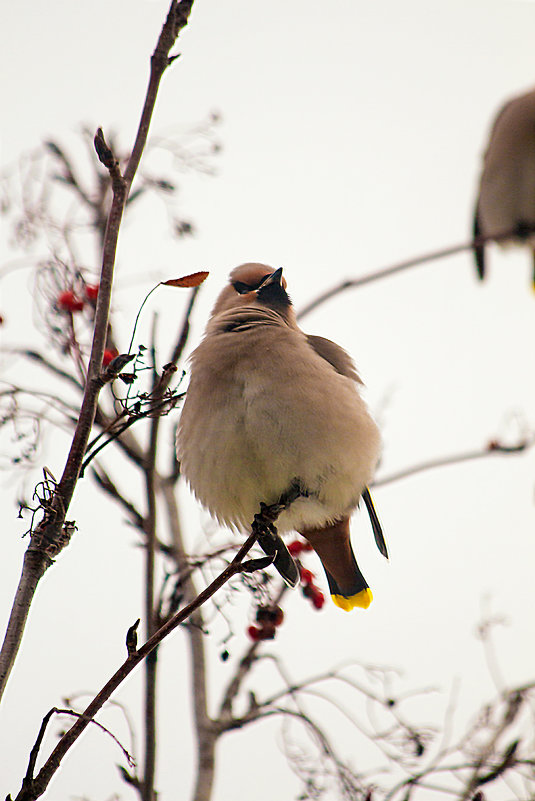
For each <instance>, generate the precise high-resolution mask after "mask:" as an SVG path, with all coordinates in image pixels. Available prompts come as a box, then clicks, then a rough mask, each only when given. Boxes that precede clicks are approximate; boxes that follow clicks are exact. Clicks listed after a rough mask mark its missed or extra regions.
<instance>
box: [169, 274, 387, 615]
mask: <svg viewBox="0 0 535 801" xmlns="http://www.w3.org/2000/svg"><path fill="white" fill-rule="evenodd" d="M360 385H361V381H360V378H359V376H358V374H357V372H356V369H355V367H354V365H353V362H352V360H351V358H350V357H349V355H348V354H347V353H346V352H345V351H344V350H343V349H342V348H341V347H339V346H338V345H335V344H334V343H333V342H331V341H330V340H328V339H324V338H323V337H319V336H307V335H306V334H304V333H303V332H302V331H301V330H300V328H299V327H298V325H297V322H296V318H295V313H294V310H293V306H292V303H291V300H290V298H289V296H288V294H287V292H286V281H285V280H284V278H283V276H282V269H278V270H273V269H272V268H271V267H268V266H266V265H265V264H256V263H250V264H242V265H241V266H240V267H237V268H236V269H235V270H234V271H233V272H232V273H231V274H230V280H229V283H228V285H227V286H226V287H225V289H223V291H222V292H221V294H220V296H219V298H218V300H217V302H216V304H215V307H214V309H213V311H212V315H211V317H210V321H209V323H208V326H207V328H206V332H205V336H204V339H203V340H202V342H201V344H200V345H199V347H198V348H197V349H196V350H195V351H194V353H193V354H192V356H191V379H190V384H189V388H188V391H187V395H186V400H185V403H184V407H183V410H182V414H181V417H180V425H179V432H178V438H177V450H178V456H179V459H180V462H181V469H182V473H183V474H184V475H185V477H186V479H187V480H188V482H189V484H190V485H191V487H192V489H193V491H194V493H195V495H196V496H197V498H198V499H199V501H200V502H201V503H202V504H203V506H205V507H206V508H207V509H208V510H209V512H210V513H211V514H212V515H213V516H214V517H215V518H216V519H217V520H218V521H219V522H220V523H222V524H224V525H227V526H229V527H231V528H234V529H238V530H240V531H244V532H246V531H248V530H250V526H251V523H252V521H253V518H254V516H255V514H257V513H258V512H259V511H260V504H261V503H263V504H267V505H272V504H276V503H278V502H279V500H280V499H281V498H282V497H284V496H285V495H286V494H287V493H289V492H291V491H292V489H293V488H296V487H298V488H299V497H297V498H296V499H295V500H294V501H293V502H292V503H291V504H290V505H289V506H288V508H286V509H284V511H282V513H281V514H280V516H279V517H278V520H277V528H278V530H279V531H280V532H287V531H292V530H294V531H298V532H299V533H300V534H302V535H303V537H305V538H306V539H307V540H308V541H309V542H310V544H311V545H312V547H313V548H314V550H315V551H316V553H317V554H318V556H319V558H320V560H321V562H322V564H323V567H324V569H325V573H326V576H327V580H328V583H329V589H330V592H331V595H332V597H333V600H334V602H335V603H336V604H337V605H338V606H339V607H341V608H342V609H346V610H349V609H352V608H354V607H355V606H360V607H363V608H366V607H368V606H369V604H370V603H371V600H372V593H371V591H370V589H369V587H368V584H367V582H366V580H365V578H364V576H363V575H362V573H361V572H360V570H359V567H358V565H357V561H356V559H355V555H354V552H353V549H352V546H351V541H350V536H349V521H350V517H351V514H352V512H353V511H354V510H355V509H356V508H357V506H358V505H359V502H360V500H361V498H362V499H363V500H364V502H365V504H366V507H367V509H368V513H369V516H370V520H371V523H372V527H373V531H374V535H375V540H376V542H377V545H378V547H379V549H380V551H381V553H383V555H384V556H387V550H386V546H385V543H384V539H383V535H382V532H381V527H380V524H379V521H378V519H377V515H376V514H375V510H374V507H373V503H372V500H371V496H370V494H369V490H368V484H369V482H370V481H371V479H372V477H373V474H374V471H375V467H376V464H377V461H378V458H379V451H380V437H379V431H378V429H377V426H376V424H375V422H374V420H373V419H372V417H371V415H370V414H369V412H368V410H367V408H366V405H365V403H364V401H363V399H362V398H361V396H360V393H359V386H360ZM275 566H276V567H277V561H275ZM280 572H281V574H282V575H283V576H284V570H280ZM284 577H285V578H287V579H288V577H287V576H284ZM289 583H292V580H291V579H290V580H289Z"/></svg>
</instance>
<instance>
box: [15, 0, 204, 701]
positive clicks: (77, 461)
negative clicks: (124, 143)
mask: <svg viewBox="0 0 535 801" xmlns="http://www.w3.org/2000/svg"><path fill="white" fill-rule="evenodd" d="M192 4H193V0H183V2H180V3H179V2H177V0H172V2H171V6H170V9H169V13H168V15H167V19H166V21H165V23H164V25H163V28H162V31H161V34H160V37H159V39H158V43H157V45H156V49H155V51H154V54H153V56H152V59H151V75H150V81H149V87H148V89H147V94H146V97H145V103H144V107H143V112H142V114H141V120H140V125H139V128H138V132H137V136H136V140H135V143H134V147H133V150H132V155H131V157H130V159H129V162H128V165H127V167H126V171H125V174H124V176H122V175H121V172H120V170H119V166H118V163H117V161H116V159H115V157H114V156H113V153H111V150H110V149H109V148H108V146H107V144H106V142H105V140H104V137H103V136H102V132H101V131H100V129H99V132H97V136H96V137H95V147H96V148H97V151H98V154H99V158H100V159H101V160H103V161H104V162H105V166H106V167H107V169H108V171H109V173H110V177H111V182H112V191H113V198H112V204H111V208H110V212H109V215H108V222H107V225H106V233H105V236H104V244H103V249H102V269H101V275H100V284H99V293H98V298H97V306H96V312H95V321H94V334H93V343H92V347H91V356H90V360H89V366H88V380H87V384H86V387H85V391H84V397H83V400H82V406H81V409H80V416H79V420H78V424H77V426H76V430H75V432H74V436H73V440H72V444H71V448H70V451H69V454H68V457H67V461H66V464H65V468H64V470H63V475H62V477H61V480H60V482H59V484H58V485H57V488H56V494H55V496H54V498H53V500H52V504H51V506H50V508H49V509H48V510H46V511H45V513H44V514H43V518H42V520H41V522H40V523H39V525H38V527H37V529H36V530H35V531H34V532H33V533H32V536H31V541H30V545H29V547H28V549H27V551H26V553H25V556H24V562H23V567H22V574H21V578H20V581H19V585H18V588H17V591H16V594H15V599H14V603H13V607H12V611H11V615H10V618H9V622H8V626H7V630H6V635H5V639H4V643H3V646H2V650H1V651H0V698H1V696H2V694H3V692H4V690H5V687H6V684H7V681H8V678H9V675H10V673H11V670H12V668H13V664H14V662H15V659H16V656H17V653H18V650H19V647H20V643H21V640H22V634H23V632H24V628H25V625H26V620H27V617H28V612H29V609H30V606H31V603H32V600H33V597H34V595H35V591H36V588H37V585H38V583H39V581H40V579H41V578H42V576H43V575H44V573H45V572H46V570H47V569H48V568H49V567H50V566H51V565H52V564H53V560H54V558H55V556H57V554H58V553H59V552H60V551H61V550H62V549H63V548H64V547H65V545H66V544H67V543H68V541H69V535H68V534H67V530H66V527H65V525H64V524H65V516H66V514H67V510H68V508H69V505H70V502H71V499H72V496H73V493H74V489H75V487H76V483H77V481H78V477H79V475H80V470H81V466H82V461H83V458H84V453H85V450H86V447H87V443H88V440H89V435H90V432H91V428H92V426H93V422H94V419H95V415H96V411H97V404H98V397H99V394H100V390H101V388H102V386H103V382H102V379H101V377H100V371H101V367H102V358H103V354H104V347H105V343H106V336H107V332H108V322H109V309H110V300H111V290H112V283H113V272H114V265H115V253H116V249H117V241H118V236H119V228H120V224H121V220H122V216H123V212H124V209H125V205H126V201H127V198H128V192H129V189H130V186H131V184H132V181H133V179H134V176H135V174H136V171H137V168H138V165H139V162H140V159H141V155H142V152H143V148H144V146H145V143H146V140H147V134H148V129H149V125H150V120H151V117H152V112H153V110H154V106H155V103H156V96H157V92H158V87H159V84H160V80H161V77H162V75H163V73H164V71H165V69H166V68H167V66H168V65H169V63H170V60H171V59H170V57H169V51H170V49H171V47H172V46H173V45H174V43H175V41H176V38H177V36H178V34H179V33H180V30H181V29H182V28H183V27H184V26H185V25H186V24H187V21H188V17H189V14H190V11H191V7H192ZM71 530H72V529H69V531H71Z"/></svg>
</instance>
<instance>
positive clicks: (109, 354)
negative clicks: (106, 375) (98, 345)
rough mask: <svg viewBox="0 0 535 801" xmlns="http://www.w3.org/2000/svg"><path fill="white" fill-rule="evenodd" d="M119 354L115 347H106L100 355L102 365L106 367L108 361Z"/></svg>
mask: <svg viewBox="0 0 535 801" xmlns="http://www.w3.org/2000/svg"><path fill="white" fill-rule="evenodd" d="M118 355H119V351H118V350H117V349H116V348H112V349H109V350H108V349H106V350H105V351H104V356H103V357H102V366H103V367H107V366H108V364H109V363H110V362H112V361H113V360H114V359H115V357H116V356H118Z"/></svg>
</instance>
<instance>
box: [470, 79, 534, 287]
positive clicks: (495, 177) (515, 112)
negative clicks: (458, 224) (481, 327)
mask: <svg viewBox="0 0 535 801" xmlns="http://www.w3.org/2000/svg"><path fill="white" fill-rule="evenodd" d="M474 236H475V237H478V236H490V237H496V238H497V239H498V240H499V241H502V242H511V241H517V242H518V241H521V242H522V241H523V242H526V241H528V243H529V244H530V245H531V248H532V251H533V253H534V282H535V91H531V92H528V93H527V94H524V95H521V96H519V97H516V98H513V99H512V100H510V101H509V102H508V103H506V104H505V105H504V106H503V108H502V109H501V111H500V112H499V113H498V115H497V117H496V119H495V121H494V124H493V126H492V129H491V133H490V137H489V142H488V145H487V149H486V152H485V155H484V159H483V169H482V172H481V178H480V182H479V194H478V198H477V202H476V210H475V217H474ZM474 253H475V260H476V268H477V272H478V275H479V277H480V278H484V276H485V271H486V263H485V246H484V245H481V246H478V247H476V248H475V251H474Z"/></svg>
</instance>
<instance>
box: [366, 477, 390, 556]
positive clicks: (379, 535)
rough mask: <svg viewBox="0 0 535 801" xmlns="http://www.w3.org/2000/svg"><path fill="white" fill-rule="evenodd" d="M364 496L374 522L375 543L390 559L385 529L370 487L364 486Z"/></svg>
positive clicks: (371, 521)
mask: <svg viewBox="0 0 535 801" xmlns="http://www.w3.org/2000/svg"><path fill="white" fill-rule="evenodd" d="M362 498H363V500H364V503H365V504H366V509H367V510H368V515H369V517H370V523H371V524H372V529H373V536H374V537H375V544H376V545H377V547H378V548H379V550H380V551H381V553H382V554H383V556H384V557H385V559H388V549H387V547H386V542H385V538H384V536H383V529H382V527H381V523H380V522H379V518H378V517H377V512H376V511H375V506H374V505H373V501H372V496H371V495H370V490H369V489H368V487H364V490H363V492H362Z"/></svg>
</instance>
